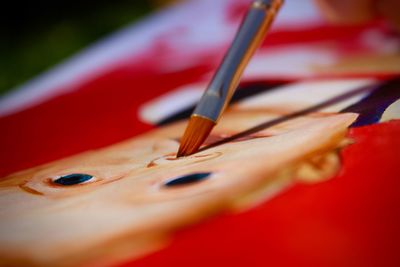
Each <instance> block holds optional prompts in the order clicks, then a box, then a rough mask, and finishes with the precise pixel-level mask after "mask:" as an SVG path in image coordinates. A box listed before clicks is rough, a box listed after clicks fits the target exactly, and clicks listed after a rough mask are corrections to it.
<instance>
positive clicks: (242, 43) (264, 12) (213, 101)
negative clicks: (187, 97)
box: [193, 0, 283, 122]
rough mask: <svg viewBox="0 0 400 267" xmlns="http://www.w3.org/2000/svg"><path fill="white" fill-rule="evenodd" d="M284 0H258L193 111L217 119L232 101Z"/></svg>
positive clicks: (213, 119)
mask: <svg viewBox="0 0 400 267" xmlns="http://www.w3.org/2000/svg"><path fill="white" fill-rule="evenodd" d="M282 2H283V1H282V0H256V1H255V2H253V3H252V5H251V7H250V9H249V11H248V12H247V14H246V17H245V18H244V20H243V22H242V24H241V26H240V28H239V30H238V32H237V33H236V36H235V38H234V41H233V42H232V45H231V47H230V48H229V49H228V51H227V53H226V54H225V57H224V59H223V61H222V63H221V65H220V66H219V68H218V70H217V72H216V73H215V75H214V77H213V78H212V80H211V82H210V84H209V85H208V87H207V90H206V91H205V93H204V95H203V96H202V98H201V100H200V102H199V103H198V104H197V106H196V109H195V110H194V112H193V115H197V116H202V117H205V118H208V119H210V120H212V121H214V122H217V121H218V119H219V118H220V116H221V114H222V112H223V111H224V109H225V108H226V106H227V104H228V103H229V102H230V100H231V98H232V95H233V93H234V91H235V90H236V87H237V86H238V84H239V80H240V77H241V76H242V73H243V71H244V68H245V66H246V65H247V63H248V62H249V60H250V58H251V56H252V55H253V54H254V52H255V50H256V49H257V48H258V47H259V45H260V43H261V42H262V40H263V39H264V37H265V35H266V32H267V30H268V28H269V26H270V24H271V23H272V21H273V18H274V17H275V13H276V12H277V11H278V9H279V7H280V6H281V4H282Z"/></svg>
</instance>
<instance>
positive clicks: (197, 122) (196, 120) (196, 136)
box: [177, 116, 215, 158]
mask: <svg viewBox="0 0 400 267" xmlns="http://www.w3.org/2000/svg"><path fill="white" fill-rule="evenodd" d="M214 126H215V122H214V121H212V120H209V119H207V118H204V117H200V116H192V117H190V120H189V123H188V126H187V127H186V130H185V133H184V134H183V137H182V139H181V144H180V146H179V150H178V153H177V157H178V158H179V157H184V156H189V155H191V154H193V153H196V152H197V151H198V150H199V148H200V146H201V145H202V144H203V143H204V141H205V140H206V138H207V137H208V135H209V134H210V132H211V130H212V128H213V127H214Z"/></svg>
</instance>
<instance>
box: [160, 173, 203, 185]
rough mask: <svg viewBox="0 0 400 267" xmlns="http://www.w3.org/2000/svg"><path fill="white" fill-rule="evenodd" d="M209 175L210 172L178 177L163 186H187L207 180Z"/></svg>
mask: <svg viewBox="0 0 400 267" xmlns="http://www.w3.org/2000/svg"><path fill="white" fill-rule="evenodd" d="M210 175H211V172H200V173H192V174H188V175H184V176H180V177H177V178H174V179H171V180H169V181H167V182H166V183H165V184H164V185H165V186H168V187H172V186H180V185H187V184H192V183H197V182H200V181H203V180H205V179H207V178H208V177H209V176H210Z"/></svg>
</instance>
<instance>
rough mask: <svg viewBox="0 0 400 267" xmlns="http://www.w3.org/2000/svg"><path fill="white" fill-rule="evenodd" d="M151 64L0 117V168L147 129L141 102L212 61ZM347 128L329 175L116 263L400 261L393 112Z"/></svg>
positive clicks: (398, 142)
mask: <svg viewBox="0 0 400 267" xmlns="http://www.w3.org/2000/svg"><path fill="white" fill-rule="evenodd" d="M335 32H336V34H339V35H340V34H342V33H340V31H338V30H337V29H336V30H335V29H334V28H332V29H331V32H328V34H325V33H326V32H325V33H324V32H323V31H322V30H319V31H318V32H315V31H313V30H311V31H310V32H309V33H308V34H306V35H304V34H300V33H298V34H297V35H288V34H289V33H287V34H285V35H284V36H282V35H279V33H276V34H275V35H271V36H270V37H269V38H270V39H269V40H270V43H271V45H272V44H274V42H275V41H274V40H276V43H275V44H277V43H279V42H282V43H285V42H290V40H289V41H288V40H285V41H282V38H283V39H284V38H289V37H288V36H290V38H291V40H293V42H294V41H295V40H296V39H297V40H299V39H301V38H306V37H307V36H308V37H307V38H309V39H310V40H309V41H312V39H313V38H315V40H317V39H319V40H320V39H321V38H327V36H330V38H332V34H335ZM317 33H319V34H320V35H319V36H317V35H316V34H317ZM350 33H351V31H350ZM291 34H293V33H291ZM351 35H352V34H348V33H346V34H345V33H343V35H340V36H341V37H343V38H345V39H346V38H350V37H351ZM285 36H286V37H285ZM324 36H325V37H324ZM274 38H276V39H274ZM290 38H289V39H290ZM303 40H304V39H303ZM211 54H212V53H211ZM217 54H218V53H217ZM152 56H153V57H154V56H155V55H154V54H153V55H152ZM160 56H162V55H160ZM209 61H211V60H209V58H204V59H203V62H209ZM214 61H215V60H214ZM214 61H213V62H214ZM156 64H157V61H155V60H153V61H150V62H147V63H146V60H144V61H143V62H138V61H136V63H135V64H130V65H129V64H126V65H124V66H122V67H119V68H115V69H114V70H112V71H110V72H108V73H107V74H105V75H103V76H102V77H99V78H97V79H95V80H93V81H91V82H89V83H85V84H83V85H81V86H80V88H77V90H76V91H74V92H72V93H68V94H64V95H61V96H59V97H57V98H55V99H52V100H50V101H48V102H46V103H44V104H41V105H39V106H36V107H34V108H30V109H28V110H26V111H23V112H20V113H17V114H15V115H11V116H8V117H4V118H0V133H1V134H0V135H1V138H0V151H1V153H0V162H1V163H0V176H1V177H2V176H4V175H6V174H9V173H11V172H14V171H18V170H22V169H24V168H28V167H32V166H36V165H38V164H42V163H45V162H49V161H51V160H55V159H58V158H62V157H65V156H68V155H72V154H75V153H78V152H81V151H84V150H87V149H92V148H97V147H101V146H106V145H109V144H112V143H115V142H117V141H120V140H123V139H126V138H128V137H131V136H134V135H136V134H139V133H142V132H144V131H146V130H149V129H151V128H152V126H150V125H147V124H144V123H142V122H140V121H139V120H138V117H137V110H138V107H139V106H140V105H141V104H142V103H144V102H146V101H148V100H150V99H153V98H154V97H156V96H158V95H160V94H162V93H164V92H167V91H169V90H171V89H173V88H176V87H178V86H180V85H183V84H187V83H190V82H195V81H197V80H199V79H201V77H202V76H203V75H204V74H206V73H207V72H208V71H209V70H210V69H212V68H214V67H215V66H214V65H212V64H208V63H207V64H199V65H198V66H197V67H195V68H192V69H187V70H181V71H179V72H175V73H172V72H170V73H161V72H159V71H158V70H157V69H156V68H154V66H155V65H156ZM152 66H153V67H152ZM350 136H351V137H353V138H354V139H355V140H356V143H355V144H353V145H351V146H349V147H348V148H346V149H345V150H344V152H343V164H344V167H343V169H342V171H341V173H340V174H339V175H338V177H336V178H334V179H332V180H330V181H327V182H324V183H320V184H316V185H296V186H295V187H293V188H291V189H290V190H288V191H287V192H285V193H283V194H281V195H279V196H278V197H276V198H274V199H272V200H271V201H268V202H267V203H264V204H262V205H260V206H258V207H256V208H254V209H252V210H249V211H247V212H244V213H241V214H238V215H223V216H219V217H217V218H214V219H210V220H209V221H207V222H204V223H202V224H200V225H197V226H194V227H190V228H188V229H186V230H183V231H181V232H179V233H177V235H176V237H175V238H174V240H173V242H172V243H171V245H170V246H168V247H167V248H165V249H163V250H161V251H159V252H156V253H153V254H152V255H149V256H146V257H144V258H142V259H139V260H136V261H132V262H129V263H126V264H125V265H124V266H174V267H175V266H295V265H300V266H400V255H399V253H398V247H399V246H398V245H397V243H398V242H399V241H400V230H399V227H400V213H399V212H398V210H399V208H398V205H399V203H400V179H399V178H400V168H399V166H398V165H399V158H400V152H399V151H400V138H399V136H400V122H399V121H394V122H390V123H384V124H379V125H373V126H366V127H362V128H358V129H353V130H352V131H351V133H350Z"/></svg>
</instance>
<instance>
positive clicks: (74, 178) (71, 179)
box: [53, 173, 93, 185]
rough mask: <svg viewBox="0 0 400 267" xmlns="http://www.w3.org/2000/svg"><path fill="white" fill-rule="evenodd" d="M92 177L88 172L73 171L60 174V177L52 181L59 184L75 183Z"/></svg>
mask: <svg viewBox="0 0 400 267" xmlns="http://www.w3.org/2000/svg"><path fill="white" fill-rule="evenodd" d="M92 178H93V176H92V175H89V174H82V173H73V174H68V175H64V176H61V177H60V178H57V179H56V180H54V181H53V183H55V184H59V185H76V184H81V183H84V182H86V181H89V180H90V179H92Z"/></svg>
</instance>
